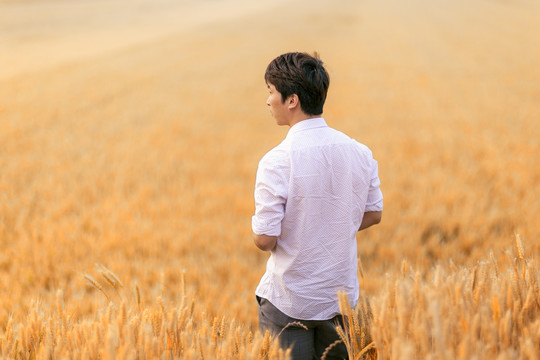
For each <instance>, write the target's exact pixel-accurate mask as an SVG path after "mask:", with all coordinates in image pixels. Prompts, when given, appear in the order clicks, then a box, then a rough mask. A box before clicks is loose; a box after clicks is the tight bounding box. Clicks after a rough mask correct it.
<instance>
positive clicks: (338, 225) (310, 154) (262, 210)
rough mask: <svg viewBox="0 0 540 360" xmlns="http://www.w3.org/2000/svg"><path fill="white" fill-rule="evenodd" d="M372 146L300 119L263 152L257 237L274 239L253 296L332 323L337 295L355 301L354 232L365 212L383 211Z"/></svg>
mask: <svg viewBox="0 0 540 360" xmlns="http://www.w3.org/2000/svg"><path fill="white" fill-rule="evenodd" d="M379 185H380V181H379V177H378V167H377V161H375V160H374V159H373V156H372V153H371V151H370V150H369V149H368V148H367V147H366V146H365V145H362V144H360V143H358V142H357V141H355V140H353V139H351V138H350V137H348V136H347V135H345V134H343V133H341V132H339V131H337V130H334V129H332V128H330V127H328V126H327V125H326V122H325V121H324V119H323V118H315V119H308V120H303V121H300V122H299V123H297V124H295V125H294V126H292V127H291V128H290V130H289V132H288V134H287V137H286V138H285V139H284V140H283V142H281V144H279V145H278V146H276V147H275V148H273V149H272V150H270V151H269V152H268V153H267V154H266V155H264V156H263V158H262V159H261V161H260V162H259V167H258V170H257V179H256V183H255V215H254V216H253V217H252V229H253V232H254V233H255V234H258V235H269V236H277V245H276V247H275V248H274V250H272V252H271V254H270V258H269V259H268V262H267V265H266V273H265V274H264V276H263V277H262V279H261V282H260V283H259V286H258V287H257V289H256V291H255V293H256V295H258V296H260V297H263V298H265V299H267V300H269V301H270V302H271V303H272V304H273V305H274V306H275V307H277V308H278V309H279V310H280V311H281V312H283V313H285V314H286V315H288V316H290V317H292V318H295V319H300V320H327V319H331V318H332V317H334V316H335V315H337V314H339V306H338V300H337V292H338V291H340V290H344V291H346V293H347V295H348V296H349V299H350V301H351V302H353V305H355V304H356V302H357V301H358V294H359V288H358V277H357V247H356V233H357V232H358V229H359V228H360V224H361V221H362V217H363V215H364V212H365V211H382V207H383V198H382V193H381V191H380V189H379Z"/></svg>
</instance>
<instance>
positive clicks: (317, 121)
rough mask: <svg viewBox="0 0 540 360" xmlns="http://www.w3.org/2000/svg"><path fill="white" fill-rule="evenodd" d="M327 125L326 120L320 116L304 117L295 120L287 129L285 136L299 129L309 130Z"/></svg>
mask: <svg viewBox="0 0 540 360" xmlns="http://www.w3.org/2000/svg"><path fill="white" fill-rule="evenodd" d="M326 126H328V125H327V124H326V121H324V119H323V118H322V117H317V118H312V119H305V120H302V121H300V122H297V123H296V124H294V125H293V126H291V128H290V129H289V132H288V133H287V137H289V136H291V135H292V134H295V133H297V132H299V131H304V130H309V129H315V128H320V127H326Z"/></svg>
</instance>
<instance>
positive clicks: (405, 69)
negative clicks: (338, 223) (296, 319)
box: [0, 0, 540, 357]
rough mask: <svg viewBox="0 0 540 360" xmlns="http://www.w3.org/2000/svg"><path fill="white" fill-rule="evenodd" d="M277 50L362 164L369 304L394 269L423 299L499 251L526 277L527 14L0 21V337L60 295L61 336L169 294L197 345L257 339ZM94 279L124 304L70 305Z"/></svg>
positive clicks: (500, 4) (111, 12) (464, 4)
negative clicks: (370, 177)
mask: <svg viewBox="0 0 540 360" xmlns="http://www.w3.org/2000/svg"><path fill="white" fill-rule="evenodd" d="M287 51H308V52H313V51H318V52H319V54H320V56H321V58H322V59H323V60H324V61H325V63H326V65H327V68H328V70H329V73H330V77H331V84H330V91H329V96H328V100H327V104H326V107H325V113H324V116H325V118H326V120H327V122H328V123H329V124H330V125H331V126H334V127H336V128H338V129H340V130H343V131H344V132H346V133H347V134H349V135H350V136H351V137H353V138H355V139H357V140H359V141H360V142H363V143H365V144H366V145H368V146H369V147H370V148H371V149H372V150H373V153H374V156H375V158H376V159H377V160H378V161H379V169H380V177H381V181H382V191H383V194H384V196H385V209H384V214H383V221H382V223H381V224H380V225H379V226H376V227H374V228H373V229H369V230H367V231H365V232H362V233H360V234H359V235H358V242H359V255H360V258H361V261H362V264H363V270H364V274H363V275H364V277H363V278H362V279H361V286H362V288H363V289H364V290H365V292H366V296H368V297H371V298H372V302H373V301H375V302H376V301H377V300H376V299H378V296H380V295H381V293H383V292H384V291H387V287H388V278H389V277H393V276H397V275H398V274H401V273H402V270H403V269H402V267H403V266H402V265H403V261H404V260H405V262H406V264H407V266H411V267H412V268H413V269H415V271H417V272H419V273H420V274H422V276H423V277H425V278H428V277H429V276H431V275H430V274H433V273H434V271H435V270H434V269H436V268H437V267H438V266H447V265H448V264H449V263H451V264H454V265H455V266H461V267H463V268H464V269H467V268H471V267H473V266H475V264H478V261H481V260H482V261H483V260H485V259H488V258H490V253H492V254H493V255H492V257H493V258H494V259H496V261H500V262H502V263H507V262H508V258H507V257H505V250H506V249H507V248H508V247H509V246H512V244H513V241H514V234H516V233H517V234H520V236H521V239H522V241H523V244H524V245H525V248H526V250H527V252H528V255H529V256H531V257H532V258H535V257H537V255H538V254H539V251H540V243H539V242H538V240H539V235H540V215H539V214H540V196H539V195H540V160H539V154H540V129H539V127H538V124H539V120H540V67H539V66H538V64H539V63H540V4H539V3H538V2H535V1H527V0H516V1H512V0H508V1H495V0H473V1H464V0H457V1H449V0H437V1H427V0H410V1H406V2H402V1H392V0H379V1H375V0H364V1H352V0H342V1H334V2H330V1H322V0H314V1H295V2H284V1H275V2H272V3H266V2H264V3H263V2H260V3H259V2H250V1H247V0H228V1H224V0H221V1H217V0H212V1H211V0H207V1H200V2H193V1H185V0H183V1H172V0H160V1H143V0H138V1H126V0H115V1H110V2H109V1H82V0H80V1H64V0H58V1H46V2H38V1H5V0H4V1H0V64H1V66H0V248H1V250H0V289H1V291H2V294H1V295H0V335H1V334H4V338H5V334H6V332H7V329H8V328H9V327H10V326H12V327H13V326H15V325H13V324H18V325H17V326H18V327H19V329H25V324H28V323H29V322H30V320H29V319H28V314H29V312H30V311H31V309H32V306H33V305H32V301H37V300H39V302H40V303H41V306H42V307H43V309H45V310H44V311H45V312H47V311H49V310H50V311H52V312H55V314H56V313H57V312H58V310H57V308H58V306H57V304H58V298H59V291H60V292H61V298H62V299H63V301H64V304H65V312H66V313H67V314H69V317H68V318H69V321H70V322H71V323H72V324H77V323H81V322H84V321H89V320H88V319H94V318H96V317H97V316H98V315H96V314H99V313H101V312H102V311H105V310H104V309H107V308H108V304H109V300H111V301H112V302H113V303H114V304H116V305H115V306H116V309H117V310H118V311H121V310H119V309H121V308H122V305H121V304H122V299H123V301H124V302H126V301H127V302H128V303H129V304H132V303H133V301H135V300H133V299H134V298H135V297H136V291H135V290H134V289H135V287H137V288H138V289H139V290H140V305H139V308H140V307H141V306H142V307H145V306H147V307H151V306H153V305H152V304H155V301H156V298H158V297H160V299H161V301H166V302H167V303H168V304H170V306H178V304H180V303H181V301H182V299H183V298H184V296H185V292H187V293H189V294H190V296H193V298H194V299H196V301H195V305H194V308H193V309H194V310H193V311H194V312H195V314H198V315H197V316H198V317H200V318H201V319H207V321H208V322H209V326H211V325H213V324H212V319H214V318H219V319H221V318H226V319H229V320H231V319H233V318H234V319H235V321H236V324H240V325H241V326H242V327H243V329H245V331H252V332H253V333H254V334H255V337H257V336H260V334H258V330H257V311H256V310H257V309H256V303H255V300H254V294H253V292H254V289H255V287H256V285H257V283H258V281H259V279H260V277H261V276H262V274H263V272H264V267H265V263H266V258H267V254H265V253H262V252H260V251H258V250H257V249H256V248H255V247H254V246H253V245H252V242H251V228H250V224H251V215H252V213H253V210H254V205H253V185H254V176H255V171H256V167H257V163H258V161H259V159H260V157H261V156H262V155H263V154H264V153H265V152H266V151H268V150H269V149H270V148H271V147H273V146H275V145H276V144H277V143H278V142H279V141H281V139H282V138H283V137H284V136H285V134H286V131H287V129H286V128H279V127H277V126H276V125H275V123H274V120H273V119H272V118H271V116H270V114H269V112H268V109H267V107H266V105H265V101H266V97H267V90H266V85H265V83H264V80H263V74H264V70H265V68H266V65H267V64H268V62H269V61H271V60H272V59H273V58H274V57H275V56H277V55H279V54H281V53H283V52H287ZM96 263H98V264H103V265H104V266H106V267H107V269H109V270H110V271H111V272H112V273H114V274H115V275H116V276H117V277H118V278H119V279H120V280H121V281H122V282H123V284H124V286H125V288H124V289H123V290H122V294H116V292H115V291H114V290H115V289H113V288H109V289H105V292H107V296H109V299H108V298H107V297H106V296H104V295H103V293H102V292H101V291H99V290H98V289H96V287H95V286H92V285H91V284H89V281H88V280H87V277H85V276H84V274H85V273H86V274H88V275H91V276H93V277H95V278H97V277H98V275H99V269H97V268H96V266H95V264H96ZM454 265H452V266H454ZM449 271H450V270H449ZM535 276H536V275H535ZM182 279H184V281H185V288H186V290H185V292H183V290H182V281H183V280H182ZM113 287H114V286H113ZM537 295H538V294H537ZM62 306H64V305H62ZM376 306H377V304H375V307H376ZM130 309H131V308H130ZM130 314H131V313H130ZM134 314H135V312H134ZM36 316H37V315H36ZM141 318H143V316H142V315H141ZM10 319H11V320H10ZM229 320H228V321H229ZM10 321H11V324H12V325H9V326H8V324H9V323H10ZM36 321H37V320H36ZM200 321H201V322H204V321H205V320H200ZM68 327H69V326H68ZM14 328H16V327H14ZM20 331H21V332H22V333H24V331H23V330H20ZM21 336H22V337H24V334H23V335H21ZM111 336H112V335H111ZM209 336H210V335H209ZM261 341H262V340H261ZM0 350H1V346H0ZM21 351H22V350H21ZM36 353H37V350H36ZM2 355H4V356H7V355H5V353H3V354H2ZM90 357H91V356H90Z"/></svg>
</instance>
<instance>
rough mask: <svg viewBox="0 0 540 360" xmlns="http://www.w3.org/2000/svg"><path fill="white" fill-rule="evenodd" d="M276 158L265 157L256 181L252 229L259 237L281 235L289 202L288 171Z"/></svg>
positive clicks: (260, 163) (258, 170) (261, 162)
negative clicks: (282, 223)
mask: <svg viewBox="0 0 540 360" xmlns="http://www.w3.org/2000/svg"><path fill="white" fill-rule="evenodd" d="M287 170H288V169H287V167H286V166H285V164H283V162H282V161H279V159H276V158H275V156H268V154H267V155H265V156H264V157H263V158H262V159H261V161H260V162H259V167H258V169H257V178H256V181H255V194H254V195H255V214H254V215H253V217H252V218H251V228H252V230H253V232H254V233H255V234H257V235H268V236H279V235H281V220H283V217H284V216H285V205H286V202H287V187H288V175H287V174H288V171H287Z"/></svg>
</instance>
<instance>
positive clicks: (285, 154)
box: [259, 141, 289, 168]
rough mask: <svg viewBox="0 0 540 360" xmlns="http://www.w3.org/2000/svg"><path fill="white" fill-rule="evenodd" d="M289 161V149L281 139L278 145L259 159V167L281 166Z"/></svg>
mask: <svg viewBox="0 0 540 360" xmlns="http://www.w3.org/2000/svg"><path fill="white" fill-rule="evenodd" d="M288 163H289V150H288V148H287V146H286V143H285V141H283V142H282V143H281V144H279V145H278V146H276V147H274V148H273V149H271V150H270V151H268V152H267V153H266V154H264V156H263V157H262V158H261V160H260V161H259V168H261V167H265V168H268V167H270V168H272V167H282V166H285V165H287V164H288Z"/></svg>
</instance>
